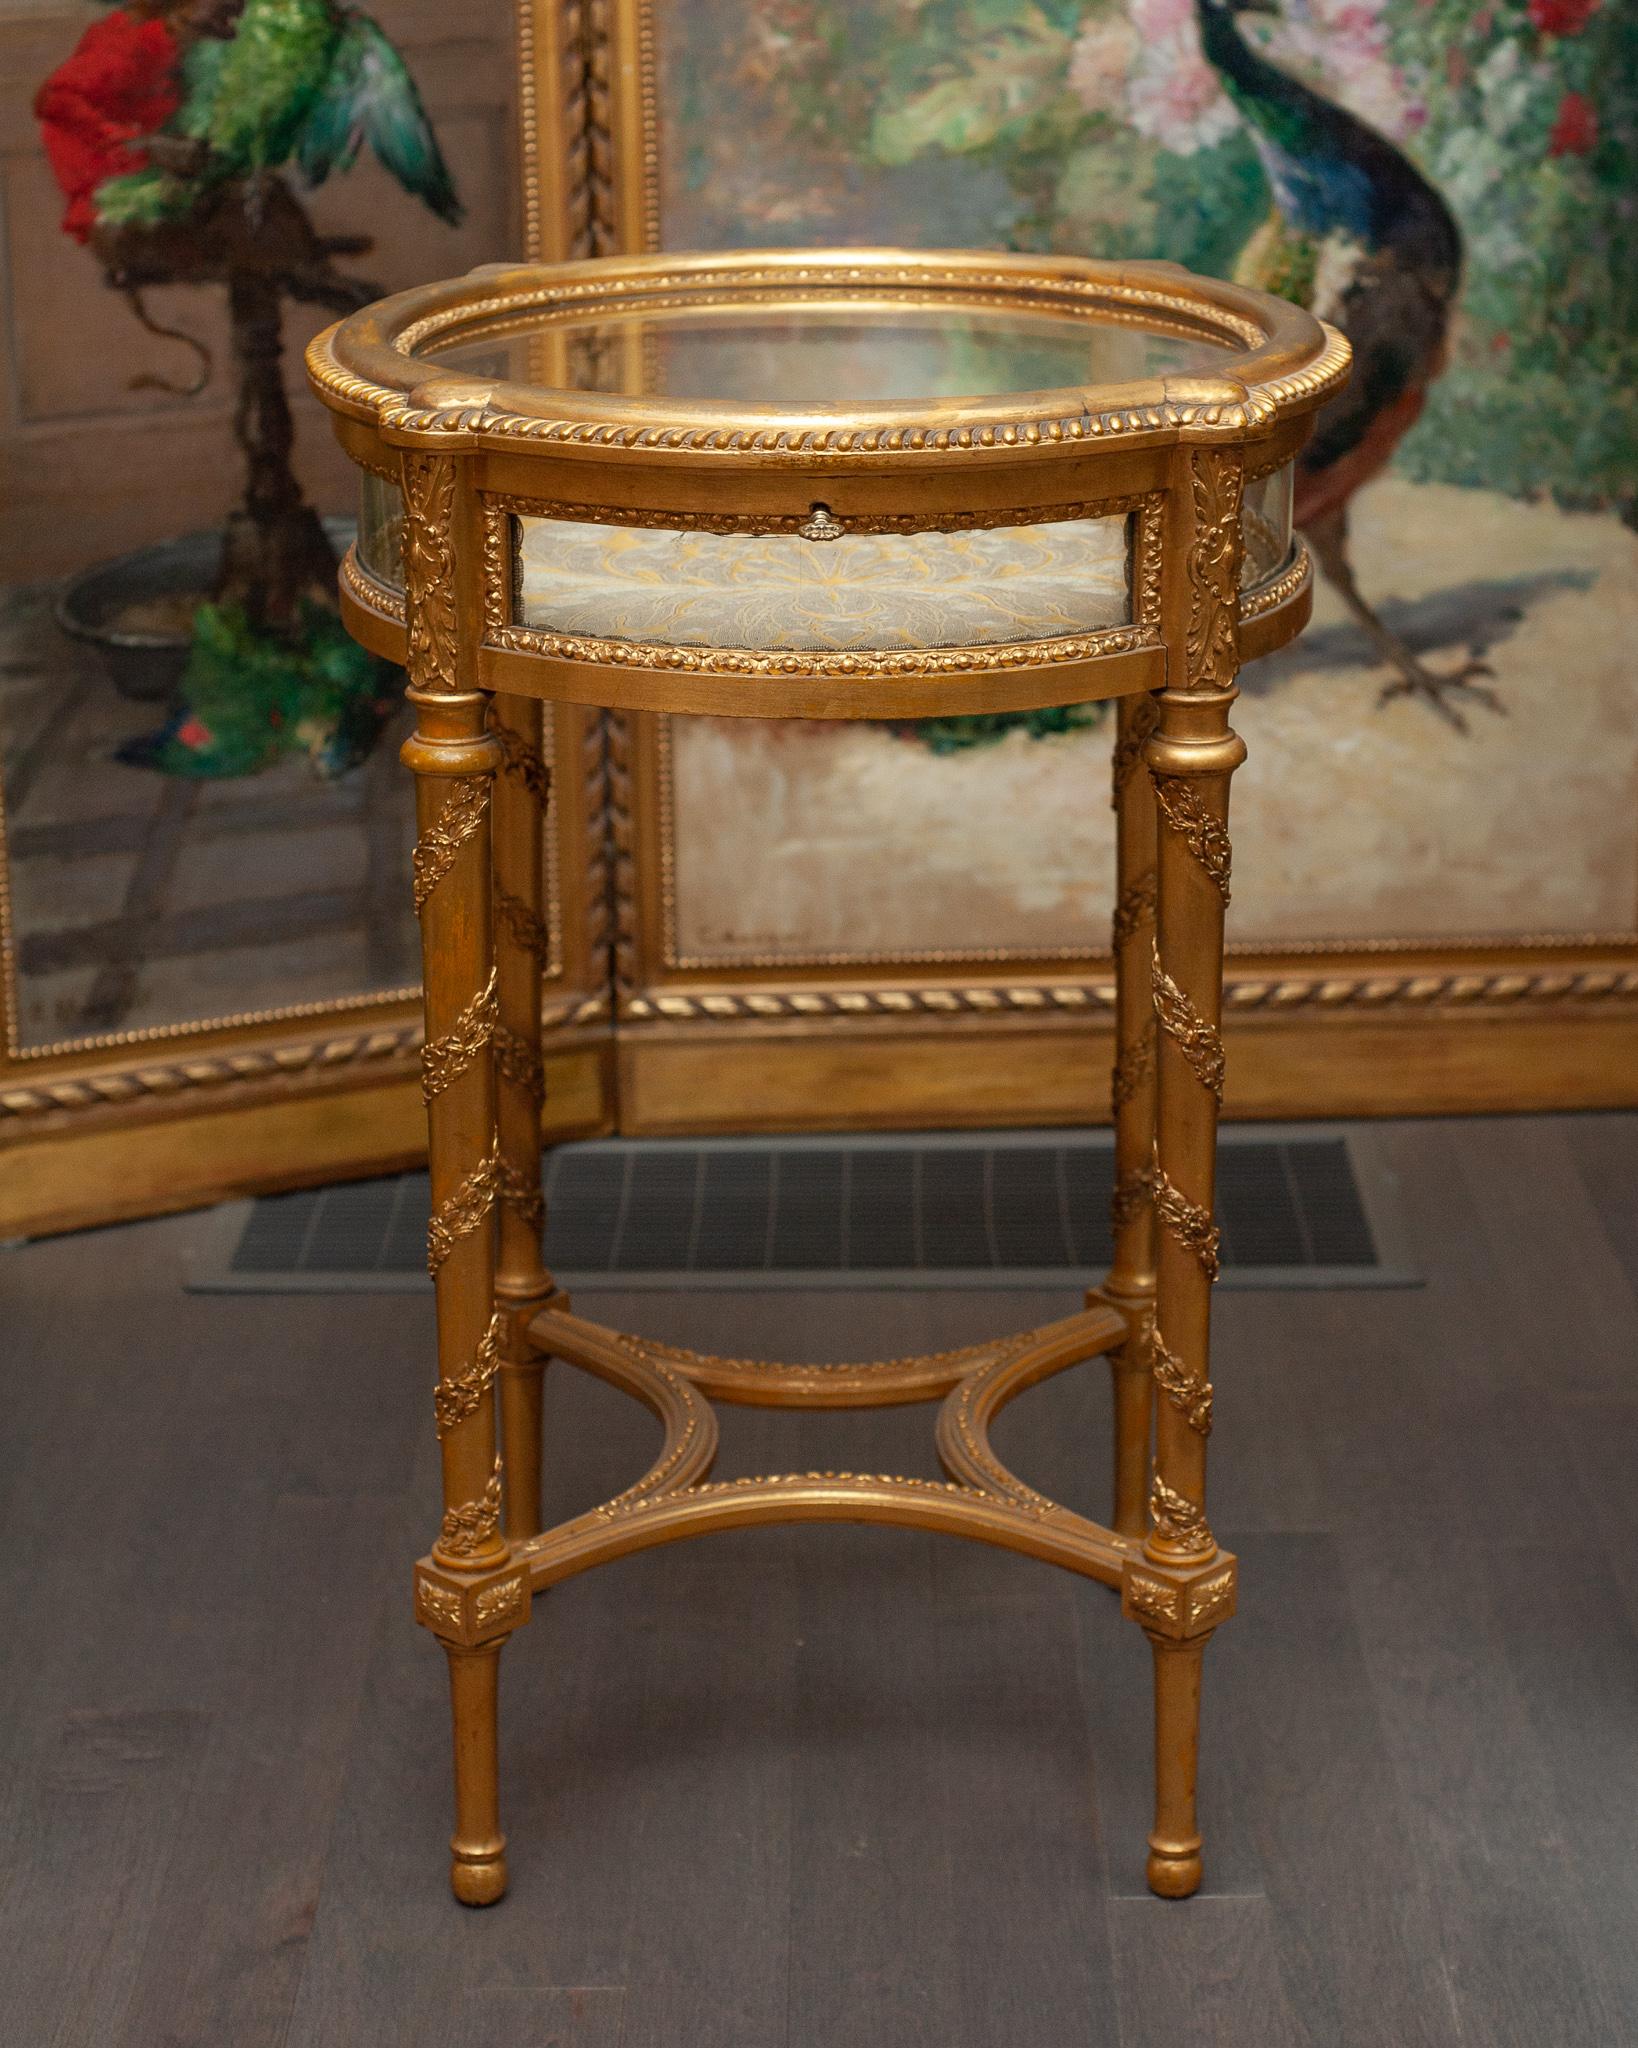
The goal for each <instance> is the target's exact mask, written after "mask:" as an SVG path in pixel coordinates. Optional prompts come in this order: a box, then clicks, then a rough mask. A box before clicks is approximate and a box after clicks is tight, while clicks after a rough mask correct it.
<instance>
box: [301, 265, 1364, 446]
mask: <svg viewBox="0 0 1638 2048" xmlns="http://www.w3.org/2000/svg"><path fill="white" fill-rule="evenodd" d="M1346 366H1347V350H1346V345H1345V344H1343V343H1342V342H1341V340H1340V337H1338V336H1336V335H1335V334H1333V333H1332V332H1331V331H1330V330H1328V329H1327V328H1325V327H1324V326H1323V325H1322V324H1321V323H1320V322H1319V321H1317V320H1315V319H1313V318H1312V316H1311V315H1309V314H1307V313H1304V312H1302V311H1301V310H1300V309H1298V308H1297V307H1294V306H1290V305H1287V304H1286V303H1285V302H1284V301H1282V300H1279V299H1274V298H1271V297H1269V296H1268V295H1267V294H1265V293H1260V292H1252V291H1246V290H1244V289H1242V288H1241V287H1238V286H1235V285H1231V284H1225V283H1222V282H1220V281H1217V280H1212V279H1200V278H1195V277H1191V276H1190V275H1189V274H1188V273H1187V272H1185V271H1182V270H1179V269H1177V268H1176V266H1174V265H1170V264H1158V263H1094V262H1089V261H1084V260H1082V259H1080V258H1074V257H1051V256H1019V255H1009V254H1002V253H987V252H982V251H979V252H969V251H948V250H927V251H907V250H893V249H848V250H816V251H808V250H746V251H730V252H725V253H722V254H714V255H688V256H671V255H661V256H633V257H623V256H622V257H605V258H599V259H596V260H592V261H586V262H576V263H564V264H536V265H532V266H524V267H521V268H515V269H504V268H491V269H487V270H477V271H474V272H472V273H471V274H470V275H469V276H467V277H465V278H458V279H454V280H451V281H448V282H446V283H443V284H437V285H429V286H426V287H423V288H421V289H419V290H416V291H411V292H403V293H400V294H399V295H398V296H397V297H395V298H390V299H385V300H382V301H380V302H379V303H378V304H376V305H374V306H370V307H367V308H365V309H364V310H363V311H362V312H360V313H356V314H353V315H351V316H350V317H349V318H348V319H346V320H344V321H342V322H340V323H339V324H338V325H337V326H336V327H334V328H332V329H330V330H329V331H328V332H327V333H326V334H324V335H321V336H320V337H319V338H318V339H317V340H316V341H315V342H314V343H313V344H312V346H311V348H310V349H309V351H308V369H309V373H310V375H311V376H312V379H313V382H314V384H315V386H316V387H317V388H318V390H319V393H320V395H321V396H322V397H323V398H324V399H325V401H326V403H327V404H329V405H330V406H331V408H332V409H333V410H335V411H337V412H342V413H350V414H351V415H352V416H353V417H355V418H363V419H369V418H371V417H372V416H373V418H374V419H375V420H376V421H377V422H378V423H379V424H380V425H381V426H382V427H383V428H388V429H390V430H392V433H393V437H394V438H395V439H399V438H401V437H402V436H404V435H406V434H407V435H409V436H411V437H415V436H419V435H422V434H428V435H434V436H438V435H443V434H445V433H448V432H455V433H457V434H460V435H462V436H465V437H470V436H473V435H476V436H479V437H481V439H482V441H483V442H484V444H485V445H489V446H494V445H496V444H497V443H500V442H513V443H516V442H520V441H528V442H531V443H533V444H534V445H535V446H536V447H537V448H538V447H540V446H541V445H542V444H543V443H544V442H547V441H551V442H553V443H555V444H556V446H557V448H558V449H559V450H561V451H562V452H563V453H565V454H570V453H573V454H585V455H587V456H595V457H597V458H599V459H601V458H603V457H606V456H610V455H611V454H612V455H614V456H615V457H616V458H618V456H619V455H620V454H622V453H625V452H629V453H630V454H631V455H633V456H635V455H637V454H639V453H643V454H647V453H648V452H650V451H663V453H664V455H665V456H666V457H667V458H672V459H674V458H678V457H683V458H688V459H695V458H703V459H705V460H707V461H708V462H714V463H720V462H722V461H723V460H724V459H726V460H727V461H729V462H734V461H736V460H740V459H744V460H747V461H749V462H751V463H753V464H754V463H765V462H767V461H768V460H770V459H772V460H774V461H778V460H780V459H782V458H784V457H787V456H796V457H799V458H807V457H811V456H813V455H816V454H822V455H827V456H829V455H839V456H844V457H846V458H847V459H848V461H849V463H850V466H856V465H857V462H858V460H859V458H861V457H865V458H871V457H886V458H890V459H891V461H892V462H893V463H894V464H895V466H897V465H902V464H903V463H904V462H905V461H906V459H909V460H910V461H912V462H914V461H916V460H917V459H918V458H919V459H923V460H925V459H928V458H932V457H936V456H939V455H941V454H961V453H965V452H983V451H989V450H997V451H999V450H1002V449H1012V448H1017V447H1023V446H1028V447H1032V448H1041V449H1043V450H1046V449H1048V448H1050V447H1052V446H1054V445H1056V446H1058V447H1059V448H1067V447H1068V446H1070V445H1072V444H1073V443H1075V442H1079V441H1083V440H1087V439H1092V438H1108V437H1122V438H1126V439H1127V440H1128V444H1129V445H1130V441H1131V440H1132V439H1133V438H1135V437H1138V436H1151V437H1152V436H1159V437H1161V438H1163V439H1165V438H1172V437H1174V436H1175V435H1176V433H1177V432H1178V430H1180V429H1186V428H1198V427H1204V428H1206V429H1207V430H1209V431H1211V432H1212V433H1213V434H1214V435H1215V434H1224V435H1227V436H1229V437H1230V438H1240V439H1244V438H1247V437H1250V436H1257V435H1266V434H1268V433H1269V432H1271V431H1273V430H1274V428H1275V427H1276V425H1277V424H1278V422H1279V420H1280V418H1281V417H1282V416H1285V415H1294V414H1298V413H1306V412H1310V411H1312V409H1313V407H1314V405H1315V404H1316V403H1317V402H1318V401H1319V400H1320V399H1321V398H1323V397H1324V396H1325V395H1326V394H1327V393H1328V392H1329V391H1330V390H1332V389H1334V388H1336V386H1337V385H1338V384H1339V383H1340V381H1341V378H1342V376H1343V375H1344V374H1345V371H1346Z"/></svg>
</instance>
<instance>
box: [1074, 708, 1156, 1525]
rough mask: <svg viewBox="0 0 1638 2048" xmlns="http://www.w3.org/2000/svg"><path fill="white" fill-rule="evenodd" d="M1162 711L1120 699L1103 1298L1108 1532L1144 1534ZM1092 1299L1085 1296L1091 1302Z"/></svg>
mask: <svg viewBox="0 0 1638 2048" xmlns="http://www.w3.org/2000/svg"><path fill="white" fill-rule="evenodd" d="M1157 715H1158V713H1157V710H1156V705H1155V700H1154V698H1153V697H1150V696H1147V695H1144V696H1137V697H1123V698H1121V699H1120V702H1119V708H1118V712H1117V719H1118V723H1117V725H1116V731H1115V753H1114V774H1113V782H1114V789H1113V796H1114V806H1115V845H1116V859H1117V887H1118V891H1119V893H1118V895H1117V897H1116V902H1115V919H1114V931H1113V950H1114V956H1115V1068H1114V1073H1113V1075H1112V1077H1111V1087H1110V1093H1111V1097H1112V1101H1113V1108H1114V1116H1115V1197H1114V1203H1113V1208H1112V1214H1111V1223H1112V1226H1113V1236H1114V1248H1115V1255H1114V1260H1113V1262H1112V1264H1111V1265H1110V1268H1109V1277H1108V1279H1107V1280H1106V1281H1105V1282H1104V1284H1103V1286H1102V1288H1101V1289H1099V1290H1098V1292H1099V1293H1100V1294H1101V1295H1102V1297H1103V1299H1104V1300H1106V1301H1109V1302H1112V1303H1113V1304H1114V1306H1115V1307H1116V1308H1118V1309H1120V1310H1121V1311H1122V1312H1123V1313H1124V1315H1125V1316H1126V1319H1127V1327H1128V1329H1129V1331H1130V1333H1131V1334H1130V1335H1129V1337H1128V1338H1127V1341H1126V1342H1125V1343H1124V1344H1122V1345H1121V1346H1120V1347H1119V1349H1118V1350H1116V1351H1114V1352H1112V1353H1111V1354H1110V1359H1109V1363H1110V1367H1111V1370H1112V1373H1113V1377H1114V1410H1115V1486H1114V1517H1113V1521H1112V1525H1111V1526H1112V1527H1113V1528H1114V1529H1116V1530H1117V1531H1118V1532H1119V1534H1121V1535H1122V1536H1132V1537H1139V1536H1142V1535H1143V1533H1144V1531H1145V1529H1146V1528H1147V1527H1148V1521H1147V1517H1146V1514H1145V1508H1144V1502H1145V1498H1146V1495H1147V1492H1148V1484H1149V1438H1150V1431H1151V1424H1152V1418H1153V1413H1154V1389H1153V1384H1152V1381H1151V1377H1150V1357H1149V1351H1150V1336H1151V1332H1152V1330H1153V1327H1154V1312H1155V1213H1154V1190H1153V1180H1154V1150H1155V1017H1154V1006H1153V1003H1152V1001H1151V999H1150V993H1149V984H1150V966H1149V961H1150V953H1151V950H1152V947H1153V941H1154V926H1155V894H1156V883H1155V794H1154V788H1153V785H1152V784H1151V782H1150V780H1149V775H1148V771H1147V769H1146V767H1145V766H1144V762H1143V748H1144V743H1145V742H1146V741H1147V739H1148V737H1149V735H1150V733H1151V732H1152V731H1153V730H1154V726H1155V720H1156V717H1157ZM1093 1298H1094V1297H1093V1296H1090V1295H1089V1296H1088V1301H1089V1302H1090V1301H1091V1300H1092V1299H1093Z"/></svg>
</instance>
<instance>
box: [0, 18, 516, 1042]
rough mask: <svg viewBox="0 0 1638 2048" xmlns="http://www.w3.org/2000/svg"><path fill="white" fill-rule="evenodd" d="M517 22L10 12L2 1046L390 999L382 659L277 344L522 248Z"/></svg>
mask: <svg viewBox="0 0 1638 2048" xmlns="http://www.w3.org/2000/svg"><path fill="white" fill-rule="evenodd" d="M508 29H509V21H508V18H507V14H506V8H505V4H504V0H485V4H484V5H483V6H482V7H481V8H477V9H475V10H474V14H473V18H472V19H471V20H470V21H469V22H468V23H467V24H466V26H465V27H464V29H463V30H462V32H461V34H460V35H458V36H452V35H451V34H449V33H447V32H446V31H445V30H444V29H442V28H440V27H439V25H438V24H437V23H436V22H434V21H433V20H431V19H430V18H429V17H428V16H427V14H426V13H425V11H424V10H415V9H406V8H404V7H402V6H398V7H392V6H384V7H383V8H382V9H381V18H380V20H377V19H376V18H375V17H374V16H373V15H371V14H366V13H363V12H360V11H357V10H353V9H349V8H344V7H341V6H339V5H336V4H334V0H126V4H124V5H119V6H100V7H96V8H89V9H88V8H86V7H84V6H81V5H77V4H73V5H71V4H67V0H56V4H47V5H43V6H41V7H38V8H35V9H30V10H29V13H28V19H27V20H21V19H14V20H9V21H6V22H0V45H3V47H4V49H5V52H6V57H7V69H8V73H9V74H11V75H15V76H16V77H17V79H18V81H19V85H20V86H21V84H22V82H23V81H24V80H25V79H26V81H27V86H28V90H27V93H26V94H22V93H19V96H18V99H17V105H16V109H15V112H16V115H17V117H18V118H17V119H16V120H15V121H13V122H12V123H11V125H9V126H8V127H6V129H5V130H4V133H3V135H0V142H3V144H4V180H3V184H0V205H3V225H4V230H5V233H4V245H5V248H6V252H7V256H6V265H5V276H6V286H7V293H6V306H5V312H6V317H7V323H8V344H9V346H10V349H11V352H12V360H13V362H14V364H15V366H16V372H17V374H16V379H15V384H14V387H13V389H12V391H11V393H10V401H11V402H10V405H9V408H8V411H7V415H6V417H5V419H4V422H3V425H4V439H5V444H6V452H7V470H8V491H7V501H6V504H5V506H4V508H3V512H0V519H3V525H4V551H5V558H6V578H7V582H6V587H5V588H4V589H3V590H0V756H3V760H4V768H5V804H4V811H3V814H0V830H3V833H4V848H3V858H0V884H3V885H4V886H0V924H3V927H4V948H3V950H4V965H5V972H6V976H7V986H6V987H5V990H4V1000H3V1001H0V1015H3V1017H4V1022H5V1025H6V1032H5V1038H6V1044H5V1053H6V1055H7V1056H9V1057H11V1058H14V1059H30V1060H33V1059H36V1058H50V1057H55V1056H57V1055H59V1054H67V1055H71V1056H72V1055H75V1054H80V1053H84V1052H86V1051H88V1050H90V1049H93V1048H96V1047H98V1046H102V1047H105V1048H108V1049H109V1050H110V1051H113V1050H115V1049H117V1048H118V1047H119V1046H120V1045H121V1044H122V1043H124V1042H128V1041H132V1040H138V1039H140V1040H142V1041H143V1042H157V1041H158V1040H160V1039H162V1038H165V1037H167V1036H171V1035H174V1034H177V1033H189V1034H198V1033H200V1032H204V1031H212V1030H218V1031H219V1030H222V1029H226V1028H238V1027H240V1026H242V1025H246V1024H254V1023H257V1022H259V1021H262V1020H265V1019H268V1018H270V1017H273V1016H276V1015H279V1014H284V1013H288V1014H290V1015H293V1016H301V1015H311V1016H313V1017H315V1018H316V1017H320V1016H322V1014H324V1013H326V1012H328V1011H331V1010H335V1009H344V1010H367V1009H369V1008H371V1007H372V1006H381V1005H384V1004H388V1003H391V1002H393V1001H399V1002H404V1001H407V1000H408V999H409V998H410V997H411V996H412V995H413V994H414V992H415V990H416V987H417V983H418V980H419V956H418V946H417V940H416V933H415V924H414V918H413V913H412V909H411V905H410V901H409V896H408V891H407V888H406V887H405V884H404V880H403V877H404V874H405V872H406V863H407V860H408V849H409V844H410V841H411V838H412V836H413V819H412V805H411V797H410V791H409V787H408V781H407V778H406V777H404V776H403V774H402V773H401V771H400V769H399V767H398V764H397V759H396V754H397V745H396V742H397V740H398V739H399V738H400V737H401V736H402V730H403V715H402V706H401V695H402V677H401V676H400V675H399V674H398V672H397V671H396V670H394V669H392V668H391V667H390V665H389V664H387V663H385V662H382V661H378V660H377V659H376V658H375V657H374V656H372V655H369V654H367V653H365V652H364V650H363V649H361V648H359V647H357V646H356V645H355V644H354V643H353V642H352V641H351V640H350V639H349V638H348V636H347V635H346V633H345V632H344V630H343V629H342V626H341V622H340V619H339V617H338V615H337V612H336V609H335V603H336V599H335V579H336V569H337V562H338V558H339V551H340V549H341V548H342V547H343V546H344V545H345V542H346V540H347V538H348V537H349V527H350V515H351V511H352V508H353V507H354V506H355V505H356V502H357V486H356V482H355V481H354V479H353V477H352V475H351V474H350V472H349V468H348V465H347V464H346V462H345V460H344V459H343V458H342V457H341V455H340V451H339V449H337V448H336V447H335V446H334V443H333V440H332V437H331V435H330V433H329V431H328V428H327V426H326V423H325V422H324V420H323V418H322V416H321V415H320V413H319V411H318V409H317V408H316V406H314V405H313V404H312V403H311V402H310V401H309V400H308V399H307V397H306V395H305V393H304V392H303V390H302V389H301V382H300V358H301V348H302V346H303V344H304V343H305V341H306V340H307V338H308V336H309V335H311V334H312V333H313V332H315V331H316V330H317V329H318V328H319V327H320V326H322V325H324V324H325V323H327V322H328V321H329V320H330V319H332V318H334V317H335V316H336V315H337V314H339V313H342V312H345V311H348V310H351V309H352V308H354V307H357V306H359V305H362V304H364V303H367V302H368V301H369V300H370V299H372V298H374V297H376V296H377V295H378V294H379V293H380V292H381V291H383V290H385V289H389V288H392V287H395V286H399V285H402V284H406V283H409V282H411V281H413V280H416V279H418V278H420V277H422V276H424V275H426V274H427V273H428V271H429V270H431V271H456V270H460V269H463V268H465V267H467V266H468V265H470V264H471V263H474V262H477V261H480V260H483V259H485V258H490V257H494V256H497V255H499V254H501V253H502V252H503V251H504V250H505V248H506V247H507V246H508V243H509V242H510V240H511V239H512V237H513V236H514V235H515V232H516V229H515V217H516V211H517V205H516V194H515V190H514V183H515V172H514V169H513V166H512V165H511V163H510V161H509V153H508V149H507V145H506V142H505V135H506V120H507V117H508V114H509V106H508V104H507V103H508V101H509V98H510V92H511V82H510V78H509V77H508V76H506V75H504V74H502V73H501V72H500V69H499V66H498V64H497V63H496V62H495V58H496V57H497V56H498V54H499V51H500V50H501V49H502V48H505V47H506V36H507V31H508ZM485 99H487V100H489V102H490V104H488V105H482V104H480V102H481V101H483V100H485Z"/></svg>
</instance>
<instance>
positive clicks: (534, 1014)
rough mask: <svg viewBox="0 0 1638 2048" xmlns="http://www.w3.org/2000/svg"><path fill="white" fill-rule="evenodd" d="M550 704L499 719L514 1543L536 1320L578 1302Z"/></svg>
mask: <svg viewBox="0 0 1638 2048" xmlns="http://www.w3.org/2000/svg"><path fill="white" fill-rule="evenodd" d="M542 715H543V714H542V707H541V704H540V702H539V700H538V699H535V698H531V697H512V696H502V697H496V698H495V699H494V701H493V703H492V705H491V706H490V718H489V722H490V729H491V731H492V732H493V733H494V736H495V738H496V739H497V741H498V742H499V743H500V749H501V772H500V775H499V776H498V778H497V780H496V783H495V825H494V842H495V978H496V987H497V993H498V1000H499V1019H498V1022H497V1024H496V1027H495V1097H496V1137H497V1142H498V1146H499V1152H500V1171H501V1184H500V1196H501V1208H500V1241H499V1252H498V1255H497V1258H496V1262H495V1304H496V1308H497V1310H498V1312H499V1315H500V1318H501V1341H500V1402H501V1451H502V1455H503V1456H504V1458H505V1461H506V1533H507V1535H508V1536H509V1537H510V1538H511V1539H512V1541H513V1542H514V1543H516V1542H521V1541H522V1540H523V1539H524V1538H526V1537H529V1536H535V1535H538V1534H539V1532H540V1529H541V1526H542V1524H541V1501H540V1457H541V1395H542V1391H543V1382H544V1379H545V1369H546V1359H545V1355H544V1354H543V1353H542V1352H541V1351H539V1350H538V1349H537V1348H536V1347H535V1345H534V1344H532V1343H531V1342H530V1340H529V1324H530V1322H531V1320H532V1319H533V1317H534V1316H535V1315H536V1314H538V1312H539V1311H540V1310H541V1309H542V1308H544V1307H545V1306H546V1304H547V1303H548V1302H549V1301H554V1300H555V1301H556V1302H557V1303H558V1305H559V1306H561V1307H565V1308H566V1307H567V1306H568V1298H567V1296H565V1295H562V1294H559V1293H558V1292H557V1291H556V1289H555V1288H554V1285H553V1281H552V1276H551V1274H550V1273H549V1272H548V1271H547V1270H546V1267H545V1265H544V1263H543V1261H542V1259H541V1242H540V1241H541V1232H542V1230H543V1228H544V1226H545V1220H546V1219H545V1207H544V1203H543V1200H542V1196H541V1184H540V1110H541V1102H542V1099H543V1096H544V1093H545V1081H544V1078H543V1075H542V1070H541V1057H540V984H541V976H542V975H543V974H544V973H545V971H546V968H547V966H548V964H549V962H548V952H549V940H548V935H547V927H546V919H545V877H544V848H543V833H544V830H545V824H546V816H547V806H548V803H549V799H550V786H551V785H550V776H549V771H548V769H547V767H546V762H545V757H544V755H543V753H542V750H541V729H542Z"/></svg>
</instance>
